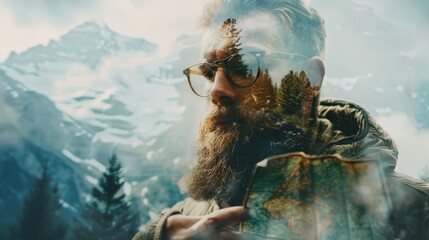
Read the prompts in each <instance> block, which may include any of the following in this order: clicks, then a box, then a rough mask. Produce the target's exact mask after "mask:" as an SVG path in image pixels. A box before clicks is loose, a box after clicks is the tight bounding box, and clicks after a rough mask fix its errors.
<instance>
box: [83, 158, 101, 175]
mask: <svg viewBox="0 0 429 240" xmlns="http://www.w3.org/2000/svg"><path fill="white" fill-rule="evenodd" d="M84 162H85V163H86V164H88V165H89V166H92V167H95V168H96V169H98V171H100V172H104V171H105V170H106V166H104V165H103V164H102V163H100V162H99V161H98V160H97V159H94V158H91V159H85V161H84Z"/></svg>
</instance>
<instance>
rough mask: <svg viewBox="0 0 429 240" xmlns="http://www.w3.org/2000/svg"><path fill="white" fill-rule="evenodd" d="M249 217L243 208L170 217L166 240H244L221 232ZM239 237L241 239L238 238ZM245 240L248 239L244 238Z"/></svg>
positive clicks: (227, 232)
mask: <svg viewBox="0 0 429 240" xmlns="http://www.w3.org/2000/svg"><path fill="white" fill-rule="evenodd" d="M249 217H250V214H249V211H248V210H246V209H244V208H243V207H229V208H224V209H221V210H219V211H216V212H213V213H210V214H208V215H205V216H201V217H190V216H183V215H172V216H170V217H168V218H167V223H166V229H165V230H166V235H167V239H175V240H176V239H244V238H242V236H241V234H239V233H236V232H232V231H223V230H224V229H223V228H225V227H228V226H233V225H235V224H237V223H239V222H241V221H244V220H246V219H248V218H249ZM240 236H241V237H240ZM246 239H248V238H247V237H246Z"/></svg>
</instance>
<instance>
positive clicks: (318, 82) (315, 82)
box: [304, 56, 325, 88]
mask: <svg viewBox="0 0 429 240" xmlns="http://www.w3.org/2000/svg"><path fill="white" fill-rule="evenodd" d="M304 72H305V73H306V74H307V77H308V78H309V80H310V83H311V86H313V87H317V88H321V87H322V83H323V78H324V77H325V64H324V63H323V59H322V58H320V57H318V56H314V57H312V58H310V59H309V60H307V63H306V67H305V70H304Z"/></svg>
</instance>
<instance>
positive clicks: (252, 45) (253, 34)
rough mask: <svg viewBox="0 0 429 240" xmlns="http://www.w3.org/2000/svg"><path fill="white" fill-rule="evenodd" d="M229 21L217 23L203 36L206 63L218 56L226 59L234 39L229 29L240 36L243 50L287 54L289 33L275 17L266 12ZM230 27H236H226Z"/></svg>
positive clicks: (239, 42)
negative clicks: (283, 52)
mask: <svg viewBox="0 0 429 240" xmlns="http://www.w3.org/2000/svg"><path fill="white" fill-rule="evenodd" d="M231 19H232V18H227V19H225V20H224V22H219V21H218V22H214V23H212V24H211V25H210V27H209V28H208V29H207V30H206V31H205V33H204V35H203V46H202V47H203V49H202V50H203V56H204V58H205V59H209V58H213V57H214V56H215V55H216V57H217V56H218V55H222V53H224V52H227V49H228V48H231V46H232V43H231V35H229V36H230V37H229V38H228V37H227V36H226V35H228V31H225V28H228V30H230V31H235V32H236V33H237V36H236V39H237V40H238V43H237V44H239V47H240V49H243V50H244V49H252V50H267V51H280V52H281V51H285V50H286V49H285V42H284V39H285V36H284V35H286V31H285V29H282V27H281V25H280V24H279V22H278V21H277V19H276V18H275V17H273V16H272V15H270V14H268V13H266V12H252V13H249V14H248V15H246V16H244V17H239V18H237V19H235V18H234V21H230V20H231ZM227 21H229V22H228V23H229V24H233V25H234V26H232V27H233V28H232V27H231V26H228V25H225V23H226V22H227Z"/></svg>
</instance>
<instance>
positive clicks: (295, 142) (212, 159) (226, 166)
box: [187, 107, 307, 207]
mask: <svg viewBox="0 0 429 240" xmlns="http://www.w3.org/2000/svg"><path fill="white" fill-rule="evenodd" d="M219 116H221V117H223V118H228V119H233V120H234V121H236V122H237V124H236V125H233V126H231V127H229V128H226V129H215V124H214V121H215V118H216V117H219ZM306 139H307V138H306V136H305V134H304V132H303V131H302V130H300V129H298V128H297V127H296V125H295V124H292V123H289V122H286V121H285V120H284V119H283V118H282V117H280V116H279V115H277V114H275V113H274V112H273V111H270V110H261V111H259V112H258V113H255V111H254V110H253V109H250V108H245V107H240V108H234V109H233V108H230V107H222V108H220V109H215V110H214V111H212V112H211V113H210V114H209V115H208V117H207V118H206V120H205V121H204V122H203V124H202V126H201V128H200V132H199V138H198V144H197V149H196V155H197V159H198V162H197V165H196V166H195V167H194V168H193V169H192V170H191V172H190V174H189V175H188V176H187V190H188V194H189V195H190V196H191V197H192V198H194V199H195V200H209V199H215V200H216V202H217V203H218V204H219V205H220V206H221V207H223V206H231V205H241V203H242V200H243V197H244V193H245V190H246V186H247V184H248V182H249V180H250V177H251V175H252V172H253V168H254V166H255V165H256V163H258V162H259V161H261V160H263V159H264V158H266V157H268V156H272V155H276V154H281V153H288V152H296V151H305V150H306V147H307V146H306V144H305V143H306V142H307V141H306Z"/></svg>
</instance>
